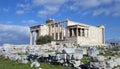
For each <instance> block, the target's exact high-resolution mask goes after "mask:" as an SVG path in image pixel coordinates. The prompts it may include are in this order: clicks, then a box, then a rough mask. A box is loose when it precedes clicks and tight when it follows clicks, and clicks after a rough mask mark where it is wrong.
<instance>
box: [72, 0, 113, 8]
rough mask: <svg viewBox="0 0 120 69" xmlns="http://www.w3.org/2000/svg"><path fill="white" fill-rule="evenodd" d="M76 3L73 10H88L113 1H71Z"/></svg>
mask: <svg viewBox="0 0 120 69" xmlns="http://www.w3.org/2000/svg"><path fill="white" fill-rule="evenodd" d="M71 1H72V2H74V4H73V5H71V7H72V9H74V8H75V9H78V8H83V9H88V8H93V7H98V6H101V5H107V4H110V3H112V2H113V0H71Z"/></svg>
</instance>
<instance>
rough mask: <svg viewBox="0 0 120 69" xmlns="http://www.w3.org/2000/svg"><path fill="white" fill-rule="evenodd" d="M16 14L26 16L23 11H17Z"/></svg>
mask: <svg viewBox="0 0 120 69" xmlns="http://www.w3.org/2000/svg"><path fill="white" fill-rule="evenodd" d="M16 14H24V11H23V10H18V11H16Z"/></svg>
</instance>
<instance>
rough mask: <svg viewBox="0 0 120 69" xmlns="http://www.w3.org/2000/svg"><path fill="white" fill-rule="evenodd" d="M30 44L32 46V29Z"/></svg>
mask: <svg viewBox="0 0 120 69" xmlns="http://www.w3.org/2000/svg"><path fill="white" fill-rule="evenodd" d="M30 46H32V31H30Z"/></svg>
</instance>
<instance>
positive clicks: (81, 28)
mask: <svg viewBox="0 0 120 69" xmlns="http://www.w3.org/2000/svg"><path fill="white" fill-rule="evenodd" d="M82 33H83V32H82V28H80V36H81V37H82Z"/></svg>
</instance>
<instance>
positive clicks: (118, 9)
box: [93, 3, 120, 16]
mask: <svg viewBox="0 0 120 69" xmlns="http://www.w3.org/2000/svg"><path fill="white" fill-rule="evenodd" d="M101 14H105V15H112V16H120V4H119V3H118V4H115V5H112V6H109V7H107V8H98V9H97V10H94V11H93V16H98V15H101Z"/></svg>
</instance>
